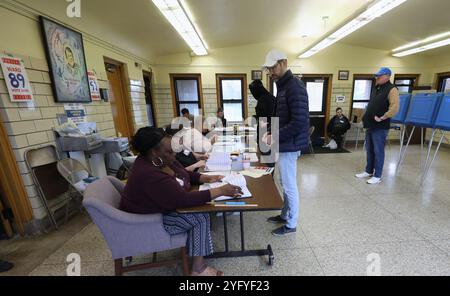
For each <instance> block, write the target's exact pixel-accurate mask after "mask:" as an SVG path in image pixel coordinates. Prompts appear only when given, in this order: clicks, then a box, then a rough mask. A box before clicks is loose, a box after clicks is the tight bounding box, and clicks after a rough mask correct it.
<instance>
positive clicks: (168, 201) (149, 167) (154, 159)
mask: <svg viewBox="0 0 450 296" xmlns="http://www.w3.org/2000/svg"><path fill="white" fill-rule="evenodd" d="M131 145H132V146H133V148H134V149H135V150H137V151H138V152H139V156H138V157H137V159H136V161H135V163H134V166H133V169H132V171H131V173H130V176H129V178H128V182H127V185H126V186H125V189H124V193H123V196H122V200H121V204H120V208H121V209H122V210H124V211H126V212H130V213H135V214H154V213H162V214H163V223H164V228H165V230H166V231H167V232H168V233H169V234H170V235H177V234H180V233H185V232H186V233H187V234H188V239H187V244H186V246H187V249H188V255H189V256H191V257H193V265H192V271H191V274H192V275H200V276H203V275H205V276H208V275H212V276H216V275H223V273H222V272H221V271H218V270H216V269H215V268H212V267H210V266H207V265H206V263H205V260H204V258H203V257H204V256H208V255H211V254H212V253H213V244H212V238H211V231H210V219H209V214H207V213H194V214H178V213H177V212H176V211H175V210H176V209H177V208H183V207H194V206H200V205H203V204H205V203H207V202H210V201H212V200H214V199H215V198H217V197H219V196H231V197H237V196H239V195H241V194H242V191H241V189H240V188H239V187H237V186H233V185H230V184H226V185H224V186H221V187H218V188H213V189H210V190H206V191H191V185H199V184H202V183H212V182H217V181H220V180H221V179H222V178H223V176H207V175H200V174H198V173H195V172H189V171H186V170H185V169H184V168H183V167H182V166H181V165H180V163H178V162H177V161H176V159H175V153H174V152H173V150H172V147H171V137H170V136H169V135H167V134H166V133H165V132H164V130H162V129H157V128H151V127H145V128H141V129H140V130H139V131H138V132H137V133H136V135H135V136H134V138H133V140H132V142H131Z"/></svg>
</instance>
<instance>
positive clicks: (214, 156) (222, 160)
mask: <svg viewBox="0 0 450 296" xmlns="http://www.w3.org/2000/svg"><path fill="white" fill-rule="evenodd" d="M205 170H206V171H209V172H211V171H230V170H231V158H230V153H228V152H213V153H211V154H210V155H209V158H208V160H207V161H206V167H205Z"/></svg>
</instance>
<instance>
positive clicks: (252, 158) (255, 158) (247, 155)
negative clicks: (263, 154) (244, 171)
mask: <svg viewBox="0 0 450 296" xmlns="http://www.w3.org/2000/svg"><path fill="white" fill-rule="evenodd" d="M244 158H245V159H250V162H258V161H259V158H258V155H256V153H244Z"/></svg>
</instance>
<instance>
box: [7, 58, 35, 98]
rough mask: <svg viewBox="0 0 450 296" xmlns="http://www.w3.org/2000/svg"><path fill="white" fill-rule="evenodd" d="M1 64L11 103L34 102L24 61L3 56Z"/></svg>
mask: <svg viewBox="0 0 450 296" xmlns="http://www.w3.org/2000/svg"><path fill="white" fill-rule="evenodd" d="M0 63H1V64H2V70H3V76H4V77H5V83H6V86H7V87H8V92H9V97H10V98H11V102H32V101H33V90H32V89H31V85H30V80H28V75H27V72H26V70H25V64H24V63H23V60H22V59H20V58H16V57H10V56H5V55H2V56H0Z"/></svg>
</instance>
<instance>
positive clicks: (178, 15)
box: [152, 0, 208, 55]
mask: <svg viewBox="0 0 450 296" xmlns="http://www.w3.org/2000/svg"><path fill="white" fill-rule="evenodd" d="M152 1H153V4H155V5H156V7H158V8H159V10H160V11H161V13H162V14H163V15H164V16H165V17H166V19H167V20H168V21H169V22H170V24H171V25H172V26H173V27H174V28H175V30H177V32H178V33H179V34H180V35H181V37H182V38H183V39H184V41H186V43H187V44H188V45H189V47H190V48H191V49H192V51H194V53H195V54H196V55H207V54H208V51H207V50H206V46H205V44H204V42H203V41H202V39H201V38H200V36H199V34H198V33H197V31H196V30H195V27H194V25H193V24H192V22H191V21H190V19H189V18H188V16H187V15H186V12H185V10H184V9H183V7H182V6H181V4H180V3H179V2H178V1H177V0H152Z"/></svg>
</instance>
